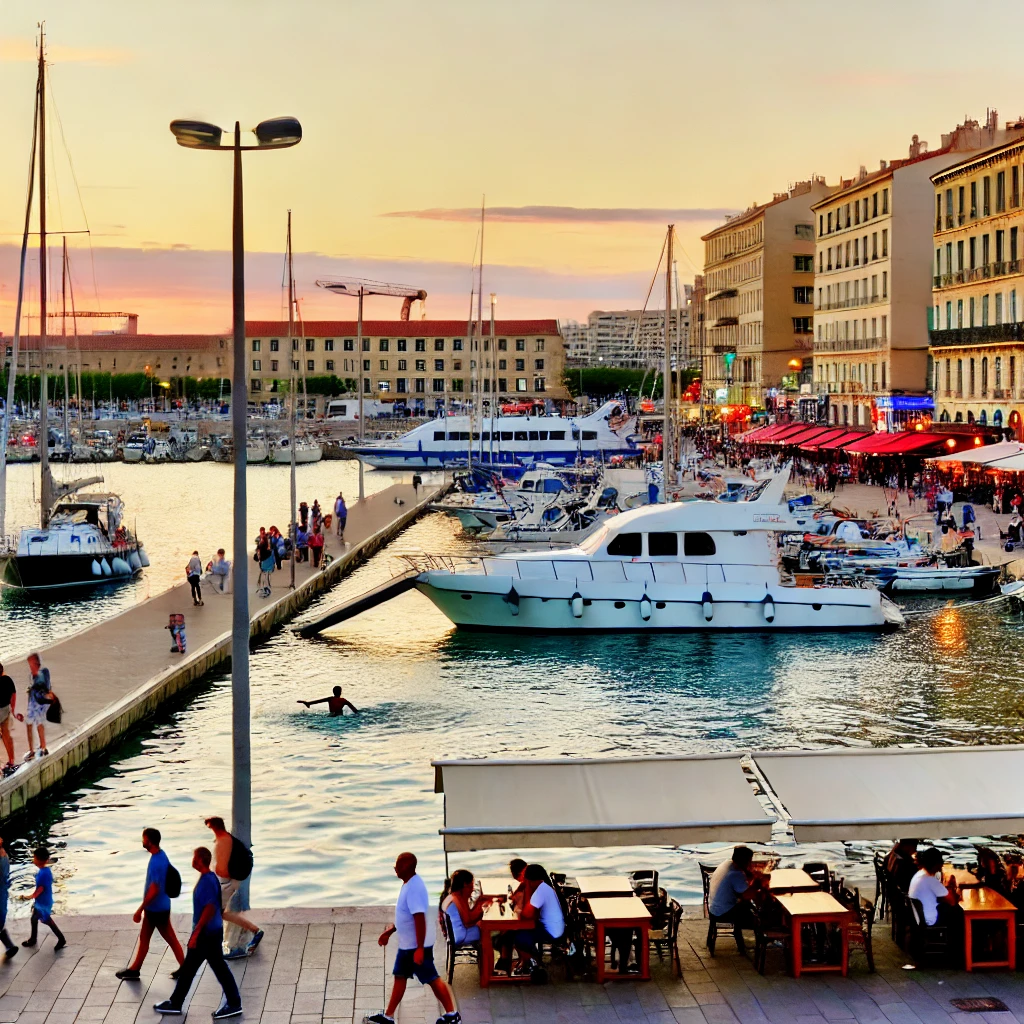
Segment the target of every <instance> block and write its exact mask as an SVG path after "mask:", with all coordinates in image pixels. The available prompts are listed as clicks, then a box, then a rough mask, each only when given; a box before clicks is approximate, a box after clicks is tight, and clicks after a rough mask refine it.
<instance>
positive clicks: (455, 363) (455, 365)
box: [452, 359, 476, 370]
mask: <svg viewBox="0 0 1024 1024" xmlns="http://www.w3.org/2000/svg"><path fill="white" fill-rule="evenodd" d="M473 366H474V368H475V367H476V363H475V362H474V363H473ZM452 369H453V370H461V369H462V360H461V359H453V360H452Z"/></svg>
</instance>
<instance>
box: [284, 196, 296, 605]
mask: <svg viewBox="0 0 1024 1024" xmlns="http://www.w3.org/2000/svg"><path fill="white" fill-rule="evenodd" d="M287 244H288V358H289V359H290V360H291V366H292V374H291V378H292V380H291V388H290V389H289V390H290V391H291V396H292V408H291V435H292V436H291V441H290V445H289V446H290V448H291V527H290V529H289V530H288V536H289V538H290V539H291V542H292V558H291V585H292V589H293V590H294V589H295V559H296V558H297V557H298V547H297V545H296V541H297V540H298V532H297V528H296V526H295V520H296V519H297V518H298V493H297V486H296V482H295V412H296V406H297V405H298V395H296V394H295V353H294V352H292V351H291V348H292V335H293V334H294V333H295V271H294V270H293V268H292V211H291V210H289V211H288V243H287Z"/></svg>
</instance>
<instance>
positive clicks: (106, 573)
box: [100, 558, 111, 576]
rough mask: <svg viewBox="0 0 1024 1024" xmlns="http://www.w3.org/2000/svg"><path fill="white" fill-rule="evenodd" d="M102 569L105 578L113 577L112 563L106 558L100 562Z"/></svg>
mask: <svg viewBox="0 0 1024 1024" xmlns="http://www.w3.org/2000/svg"><path fill="white" fill-rule="evenodd" d="M100 569H101V570H102V571H103V575H104V576H110V575H111V569H110V563H109V562H108V561H107V560H106V559H105V558H104V559H103V560H102V561H101V562H100Z"/></svg>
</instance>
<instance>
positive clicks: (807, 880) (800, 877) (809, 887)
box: [768, 868, 821, 893]
mask: <svg viewBox="0 0 1024 1024" xmlns="http://www.w3.org/2000/svg"><path fill="white" fill-rule="evenodd" d="M768 875H769V882H768V890H769V891H770V892H773V893H780V892H821V886H820V885H818V883H817V882H816V881H815V880H814V879H813V878H811V876H810V875H809V874H807V872H806V871H801V870H800V869H799V868H776V869H775V870H774V871H772V872H769V873H768Z"/></svg>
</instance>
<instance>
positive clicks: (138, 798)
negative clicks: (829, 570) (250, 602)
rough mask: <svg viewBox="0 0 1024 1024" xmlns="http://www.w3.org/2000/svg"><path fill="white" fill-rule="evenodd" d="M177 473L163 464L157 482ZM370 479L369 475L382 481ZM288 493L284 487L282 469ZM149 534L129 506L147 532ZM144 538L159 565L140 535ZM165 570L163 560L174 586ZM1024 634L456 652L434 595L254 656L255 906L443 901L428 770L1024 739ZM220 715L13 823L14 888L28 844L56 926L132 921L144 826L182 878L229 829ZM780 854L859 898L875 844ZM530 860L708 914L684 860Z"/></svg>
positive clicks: (278, 640) (665, 852)
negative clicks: (657, 885)
mask: <svg viewBox="0 0 1024 1024" xmlns="http://www.w3.org/2000/svg"><path fill="white" fill-rule="evenodd" d="M333 465H334V467H338V466H339V464H333ZM340 465H341V470H342V471H344V470H345V469H347V468H349V467H347V466H346V465H345V464H340ZM127 468H128V469H129V470H131V471H134V470H135V467H127ZM200 468H201V467H200ZM208 468H209V469H210V470H220V469H221V467H208ZM176 469H177V467H155V468H154V470H153V473H154V477H153V479H154V481H155V482H156V483H159V477H157V476H156V475H155V474H156V473H157V471H170V472H172V473H173V472H175V471H176ZM314 470H315V471H319V470H318V469H317V468H316V467H314ZM193 472H194V470H193ZM265 472H269V474H274V473H275V472H276V471H275V470H269V471H265ZM168 479H170V476H168ZM204 479H205V478H204ZM225 479H227V478H225ZM300 479H301V478H300ZM310 479H311V480H312V475H311V476H310ZM331 479H332V480H333V479H335V478H334V477H332V478H331ZM379 479H380V478H379V475H378V474H367V480H368V481H373V484H376V483H377V481H378V480H379ZM282 481H283V486H284V487H285V488H286V487H287V474H286V473H284V474H282ZM155 485H156V484H154V486H155ZM225 486H226V487H230V481H229V480H228V482H227V483H226V484H225ZM268 486H269V485H268ZM332 486H334V484H333V483H332ZM211 487H212V485H210V484H207V488H208V489H209V488H211ZM285 493H286V492H285ZM188 500H190V501H191V500H194V499H192V498H191V497H190V498H189V499H188ZM212 500H214V501H220V502H223V501H224V500H225V499H224V497H223V496H221V497H219V498H214V499H212ZM141 501H142V504H146V503H147V502H148V501H149V497H148V496H143V498H142V499H141ZM133 504H134V502H133ZM142 516H143V513H142V511H141V509H140V528H141V523H142ZM171 521H173V519H171V520H168V522H171ZM455 530H456V527H455V524H454V523H453V522H452V521H451V520H448V519H445V518H444V517H442V516H440V515H432V516H428V517H426V518H424V519H423V520H421V521H420V522H419V523H417V524H416V525H414V526H413V527H412V528H410V529H409V530H408V531H406V533H405V534H404V535H403V536H402V537H400V538H399V539H398V540H396V541H395V542H394V543H393V544H392V545H391V546H390V548H389V549H387V550H386V551H385V552H382V553H381V554H380V555H378V556H377V557H376V558H375V559H373V560H372V561H371V562H370V563H369V564H367V565H366V566H365V567H363V568H362V569H360V570H359V571H358V572H357V573H355V574H354V575H353V576H352V577H351V578H350V579H348V580H347V581H346V582H345V583H344V584H343V587H342V588H340V589H339V590H337V591H335V592H334V593H333V594H331V595H328V596H327V597H325V598H324V599H323V601H324V602H327V603H333V602H335V601H337V600H338V598H339V596H341V595H342V594H345V593H358V592H359V591H361V590H363V589H367V588H368V587H370V586H371V585H373V584H374V583H375V582H377V581H378V580H381V579H383V578H386V577H387V576H389V575H391V574H392V573H393V572H394V571H395V569H396V567H397V566H398V564H399V563H398V560H397V558H396V557H395V552H399V551H403V550H411V549H427V550H438V549H450V548H452V547H453V546H458V545H461V544H462V543H463V542H462V541H461V540H460V539H459V538H458V537H457V536H456V533H455ZM149 537H150V544H151V546H152V547H153V548H154V549H157V547H158V543H157V539H156V538H155V537H154V536H153V532H152V531H151V532H150V534H149ZM169 537H170V535H168V539H169ZM187 544H191V541H189V542H187ZM186 546H187V545H186ZM178 547H179V548H181V544H179V545H178ZM155 553H156V550H154V554H155ZM161 557H163V556H161ZM177 560H178V555H177V554H175V556H174V558H172V559H170V560H169V562H168V564H169V565H171V566H172V569H173V566H175V565H176V564H177ZM156 562H157V558H155V557H154V563H155V564H156ZM154 575H156V574H155V573H154ZM172 576H173V573H172ZM172 576H169V577H168V578H172ZM1019 630H1020V620H1019V619H1016V618H1012V617H1010V616H1009V615H1008V614H1007V612H1006V611H1005V609H1004V607H1003V606H1002V605H995V606H991V605H983V606H980V607H975V608H963V607H959V608H957V607H950V608H944V609H943V608H938V609H936V610H934V611H931V612H929V613H928V614H921V615H917V616H915V617H913V618H912V619H911V621H910V625H909V626H908V628H906V629H905V630H903V631H901V632H899V633H896V634H891V635H887V636H881V637H879V636H871V635H869V634H860V633H857V634H853V635H850V636H836V635H833V636H829V635H815V636H747V635H734V636H718V635H708V636H685V635H682V636H662V637H656V636H647V637H633V636H617V637H593V636H588V637H579V638H566V637H558V638H550V639H535V638H528V637H514V636H504V635H502V636H486V635H481V634H458V633H456V632H454V630H453V629H452V628H451V626H450V624H449V623H448V621H447V620H446V619H445V618H444V617H443V616H441V615H440V613H438V612H437V611H436V610H435V609H434V608H433V606H432V605H431V604H430V603H429V602H428V601H427V600H426V599H425V598H423V597H421V596H420V595H419V594H416V593H409V594H406V595H404V596H402V597H401V598H398V599H397V600H395V601H394V602H392V603H391V604H388V605H386V606H384V607H382V608H378V609H375V610H374V611H371V612H368V613H366V614H364V615H362V616H360V617H358V618H356V619H355V620H352V621H350V622H348V623H344V624H342V625H340V626H339V627H337V628H336V629H335V630H333V631H331V632H329V633H328V634H326V635H325V636H324V637H322V638H321V639H319V640H317V641H302V640H299V639H297V638H296V637H295V636H294V635H293V634H292V633H291V632H290V631H287V630H285V631H282V632H280V633H278V634H277V635H276V636H275V637H273V638H272V639H271V641H270V642H269V643H267V644H266V645H264V646H263V647H261V648H259V649H258V650H257V651H256V653H255V654H254V656H253V659H252V709H253V710H252V714H253V723H252V726H253V792H254V841H255V854H256V863H257V870H256V873H255V875H254V880H253V894H252V895H253V902H254V904H256V905H258V906H259V905H262V906H282V905H328V904H342V903H349V904H353V903H378V902H389V901H391V900H393V898H394V895H395V880H394V876H393V874H392V873H391V862H392V860H393V857H394V854H395V853H396V852H397V851H399V850H402V849H412V850H414V851H416V853H417V854H418V855H419V856H420V859H421V863H422V865H423V867H422V870H423V872H424V874H425V876H426V877H427V878H428V880H429V882H430V884H431V886H432V887H433V888H437V887H439V886H440V882H441V879H442V877H443V871H444V857H443V853H442V850H441V844H440V839H439V837H438V835H437V829H438V828H439V827H440V825H441V815H442V803H441V800H442V798H441V797H440V796H437V795H435V794H434V792H433V772H432V769H431V768H430V761H431V760H432V759H434V758H439V757H440V758H445V757H477V756H485V755H498V756H506V757H541V756H559V755H607V754H616V753H626V752H629V753H643V754H669V753H678V752H688V751H720V750H732V749H737V748H778V747H820V746H825V745H836V744H838V745H891V744H896V743H929V744H944V743H973V742H986V743H987V742H993V743H1010V742H1022V741H1024V718H1022V715H1024V699H1022V697H1021V694H1022V692H1024V691H1022V688H1021V684H1022V682H1024V668H1022V666H1021V663H1020V660H1019V659H1018V658H1017V657H1016V656H1015V654H1014V653H1013V652H1015V651H1016V649H1017V638H1018V636H1019ZM5 646H6V643H5ZM335 684H341V685H342V686H344V688H345V694H346V696H348V697H349V698H350V699H351V700H352V701H353V702H354V703H355V704H356V705H357V706H358V707H359V708H360V709H361V710H362V714H360V715H359V716H355V717H345V718H341V719H338V718H334V719H332V718H329V717H327V716H326V714H324V713H323V712H319V711H317V710H315V709H314V710H306V709H305V708H303V707H302V706H301V705H298V704H297V703H296V701H297V700H298V699H299V698H307V699H308V698H310V697H319V696H324V695H326V694H327V693H329V692H330V687H331V686H333V685H335ZM230 707H231V694H230V680H229V679H228V677H226V676H218V677H216V678H215V679H213V680H212V681H211V682H210V684H209V685H208V686H207V687H206V688H205V689H203V690H202V691H201V692H199V693H198V694H195V695H193V696H192V697H190V698H189V699H188V702H187V705H183V706H181V707H178V708H176V709H172V710H168V711H167V712H166V713H165V715H164V716H163V717H162V718H161V719H160V720H159V721H158V722H156V723H155V724H153V725H151V726H150V727H149V728H148V729H147V730H146V731H145V732H144V733H143V734H141V735H140V736H138V737H136V738H135V739H133V740H131V741H130V742H128V743H127V744H125V745H124V746H123V747H122V748H121V749H119V750H118V751H117V753H116V755H115V757H114V759H113V761H112V763H111V764H110V765H109V766H108V767H106V768H103V769H94V770H93V772H92V774H91V775H90V776H88V778H86V779H85V780H84V781H82V783H81V785H80V786H79V788H78V789H77V790H76V791H75V792H73V793H71V794H69V795H68V796H67V797H66V798H65V799H63V800H61V801H54V802H52V803H51V804H50V806H49V809H48V810H47V812H45V815H44V812H42V811H36V812H35V813H37V814H40V815H41V816H42V817H41V820H38V821H33V822H31V823H30V824H29V825H25V824H21V825H19V828H20V829H21V830H22V831H21V833H20V834H19V835H18V836H17V837H16V839H17V842H16V846H15V852H16V864H15V868H16V873H18V874H22V873H24V871H25V865H24V851H25V849H26V847H27V844H28V843H29V842H35V841H38V840H39V839H44V838H45V839H46V840H48V841H49V842H50V843H51V844H53V845H54V847H55V848H57V849H58V851H59V856H60V861H59V863H58V868H59V870H58V872H57V877H58V880H59V892H60V898H61V900H62V902H63V905H64V907H65V908H68V909H72V910H75V911H78V912H90V911H101V910H110V909H121V910H126V909H129V908H130V907H132V905H133V904H136V903H137V900H138V898H139V892H140V887H141V878H142V872H143V870H144V860H145V855H144V854H143V853H142V852H141V850H140V849H139V847H138V833H139V831H140V829H141V828H142V827H144V826H146V825H156V826H157V827H159V828H160V829H161V830H162V831H163V832H164V833H165V835H166V837H167V838H166V845H167V847H168V849H169V850H170V852H171V855H172V857H173V858H174V859H176V860H177V861H179V862H181V863H182V865H184V864H185V863H187V851H188V850H189V849H191V847H192V846H194V845H197V844H198V843H199V842H201V841H205V840H206V837H207V835H208V833H206V831H205V829H204V828H203V827H202V819H203V817H204V816H206V815H208V814H212V813H221V814H224V815H225V816H227V812H228V810H229V788H230V774H229V770H230ZM855 781H856V780H852V782H853V784H855ZM782 852H783V853H784V855H785V857H786V859H787V861H789V860H792V861H794V862H796V863H802V862H803V861H804V860H805V859H822V858H824V859H827V860H831V861H833V862H837V861H838V862H840V863H839V864H838V867H839V871H840V873H845V874H846V875H847V877H848V878H852V879H854V880H855V881H856V880H860V881H861V882H862V884H865V885H867V884H868V879H869V878H870V877H871V868H870V863H869V855H870V848H869V847H868V846H867V845H866V844H855V845H852V846H849V847H843V846H840V845H838V844H834V845H830V846H820V847H807V846H804V847H792V846H790V847H786V848H783V850H782ZM703 853H704V855H705V856H707V855H708V852H707V851H706V850H705V851H703ZM531 856H532V857H536V858H537V859H542V860H543V861H544V862H545V863H546V864H547V865H548V866H549V868H551V869H553V870H566V871H568V872H569V873H572V872H574V871H576V870H579V869H582V868H584V867H586V868H590V869H596V868H608V869H615V868H630V867H641V866H654V867H657V868H658V869H659V870H660V871H661V873H662V882H663V884H664V885H666V887H667V888H668V889H669V890H670V892H672V893H673V895H675V896H677V897H679V898H682V899H684V900H688V901H697V900H699V893H700V881H699V874H698V871H697V867H696V859H697V852H696V851H694V850H676V849H650V848H647V849H622V850H562V851H558V850H556V851H549V852H538V853H536V854H531ZM505 859H507V858H506V856H505V855H504V854H502V853H500V852H490V853H478V854H469V855H458V856H457V859H453V862H452V867H453V868H454V867H456V866H459V865H460V864H465V865H466V866H469V867H471V868H473V869H475V870H477V871H478V872H479V871H480V870H482V869H485V868H491V869H493V868H495V867H496V866H497V865H499V864H501V863H502V862H503V861H504V860H505ZM871 884H872V885H873V882H872V883H871Z"/></svg>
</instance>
